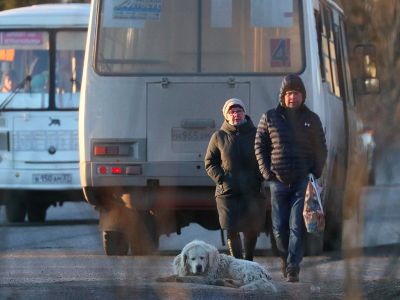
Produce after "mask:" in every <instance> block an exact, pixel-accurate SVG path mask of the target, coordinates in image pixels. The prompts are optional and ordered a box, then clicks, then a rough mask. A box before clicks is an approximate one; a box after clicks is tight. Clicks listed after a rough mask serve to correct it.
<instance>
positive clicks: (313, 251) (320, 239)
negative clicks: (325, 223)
mask: <svg viewBox="0 0 400 300" xmlns="http://www.w3.org/2000/svg"><path fill="white" fill-rule="evenodd" d="M323 247H324V235H323V234H320V235H315V234H310V233H306V235H305V249H304V250H305V255H307V256H314V255H320V254H321V253H322V250H323Z"/></svg>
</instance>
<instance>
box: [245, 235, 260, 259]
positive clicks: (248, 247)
mask: <svg viewBox="0 0 400 300" xmlns="http://www.w3.org/2000/svg"><path fill="white" fill-rule="evenodd" d="M256 244H257V233H246V232H245V233H244V259H246V260H250V261H253V258H254V250H255V249H256Z"/></svg>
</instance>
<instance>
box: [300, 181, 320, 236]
mask: <svg viewBox="0 0 400 300" xmlns="http://www.w3.org/2000/svg"><path fill="white" fill-rule="evenodd" d="M303 217H304V223H305V225H306V228H307V232H309V233H313V234H320V233H322V232H323V231H324V228H325V215H324V209H323V207H322V203H321V187H320V186H319V185H318V183H317V182H316V181H315V178H314V176H313V175H312V174H310V175H309V180H308V185H307V189H306V194H305V197H304V210H303Z"/></svg>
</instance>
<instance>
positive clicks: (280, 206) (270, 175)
mask: <svg viewBox="0 0 400 300" xmlns="http://www.w3.org/2000/svg"><path fill="white" fill-rule="evenodd" d="M279 98H280V102H279V105H278V106H277V107H276V108H274V109H271V110H269V111H267V112H266V113H265V114H263V115H262V117H261V120H260V122H259V124H258V128H257V133H256V138H255V154H256V157H257V161H258V165H259V168H260V172H261V174H262V176H263V177H264V179H265V180H267V181H269V182H270V189H271V202H272V227H273V233H274V236H275V239H276V243H277V247H278V251H279V254H280V257H281V260H282V273H283V276H284V277H286V278H287V281H289V282H296V281H299V272H300V267H299V265H300V262H301V261H302V259H303V240H304V234H305V232H304V221H303V206H304V194H305V191H306V186H307V182H308V174H309V173H312V174H313V175H314V176H315V178H319V177H320V176H321V173H322V169H323V167H324V164H325V160H326V156H327V149H326V142H325V135H324V132H323V129H322V124H321V121H320V119H319V117H318V115H317V114H315V113H314V112H312V111H311V110H309V109H308V108H307V106H306V105H305V104H304V102H305V98H306V90H305V87H304V84H303V82H302V80H301V78H300V77H299V76H297V75H294V74H291V75H288V76H286V77H285V78H284V79H283V81H282V85H281V89H280V94H279Z"/></svg>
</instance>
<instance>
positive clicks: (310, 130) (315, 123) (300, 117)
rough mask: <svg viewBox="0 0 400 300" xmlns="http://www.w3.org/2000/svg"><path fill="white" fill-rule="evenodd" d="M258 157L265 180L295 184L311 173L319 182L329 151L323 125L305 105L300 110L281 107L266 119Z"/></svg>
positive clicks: (259, 131) (257, 147)
mask: <svg viewBox="0 0 400 300" xmlns="http://www.w3.org/2000/svg"><path fill="white" fill-rule="evenodd" d="M255 154H256V157H257V161H258V165H259V168H260V171H261V173H262V175H263V177H264V179H265V180H272V179H275V178H276V179H278V180H279V181H281V182H283V183H287V184H290V183H293V182H296V181H297V180H300V179H304V178H306V177H307V175H308V174H309V173H312V174H314V176H315V177H316V178H319V177H320V176H321V173H322V169H323V167H324V164H325V160H326V156H327V148H326V142H325V135H324V132H323V129H322V124H321V121H320V119H319V117H318V115H317V114H315V113H314V112H312V111H311V110H309V109H308V108H307V107H306V106H305V105H304V104H303V105H302V106H301V107H300V108H299V109H297V110H292V109H286V108H284V107H283V106H282V104H279V105H278V107H277V108H275V109H271V110H269V111H268V112H266V113H265V114H263V115H262V117H261V119H260V123H259V124H258V128H257V134H256V139H255Z"/></svg>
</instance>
